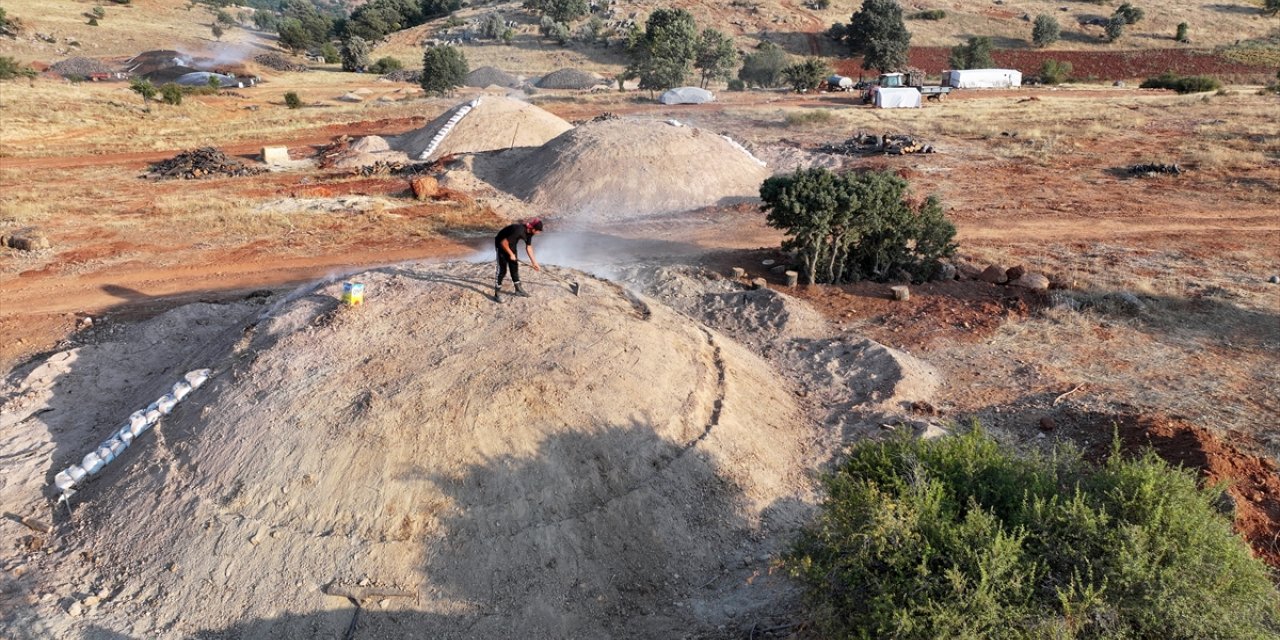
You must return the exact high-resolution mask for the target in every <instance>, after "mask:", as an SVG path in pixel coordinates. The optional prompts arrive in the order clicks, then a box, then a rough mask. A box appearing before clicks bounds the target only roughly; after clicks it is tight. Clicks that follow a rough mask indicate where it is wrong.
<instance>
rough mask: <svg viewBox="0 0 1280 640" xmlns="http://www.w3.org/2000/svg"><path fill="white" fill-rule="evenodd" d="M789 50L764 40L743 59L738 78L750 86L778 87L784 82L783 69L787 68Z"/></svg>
mask: <svg viewBox="0 0 1280 640" xmlns="http://www.w3.org/2000/svg"><path fill="white" fill-rule="evenodd" d="M787 57H788V56H787V52H786V51H783V50H782V47H779V46H778V45H776V44H774V43H772V42H762V43H760V46H758V47H756V50H755V51H753V52H751V53H748V54H747V55H746V56H745V57H743V59H742V68H740V69H738V80H741V81H742V82H743V83H744V84H745V85H746V86H749V87H761V88H769V87H777V86H780V85H781V84H782V81H783V76H782V70H783V69H786V68H787V66H788V64H787Z"/></svg>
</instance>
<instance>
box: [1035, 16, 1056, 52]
mask: <svg viewBox="0 0 1280 640" xmlns="http://www.w3.org/2000/svg"><path fill="white" fill-rule="evenodd" d="M1060 37H1062V27H1061V26H1059V25H1058V20H1057V19H1056V18H1054V17H1053V16H1051V15H1047V14H1041V15H1038V16H1036V22H1035V25H1034V26H1032V27H1031V43H1032V44H1034V45H1035V46H1037V47H1041V48H1044V47H1047V46H1049V45H1051V44H1053V43H1055V42H1057V41H1058V38H1060Z"/></svg>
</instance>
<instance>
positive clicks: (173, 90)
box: [160, 78, 212, 107]
mask: <svg viewBox="0 0 1280 640" xmlns="http://www.w3.org/2000/svg"><path fill="white" fill-rule="evenodd" d="M210 79H212V78H210ZM160 99H161V100H163V101H164V103H165V104H171V105H173V106H175V107H176V106H178V105H180V104H182V87H179V86H178V85H176V84H174V83H172V82H170V83H167V84H165V85H164V86H163V87H160Z"/></svg>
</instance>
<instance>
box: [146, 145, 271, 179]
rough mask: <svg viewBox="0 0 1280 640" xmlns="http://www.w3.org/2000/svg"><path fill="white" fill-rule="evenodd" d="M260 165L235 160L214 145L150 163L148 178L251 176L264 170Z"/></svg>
mask: <svg viewBox="0 0 1280 640" xmlns="http://www.w3.org/2000/svg"><path fill="white" fill-rule="evenodd" d="M265 171H266V169H264V168H262V167H253V166H249V165H246V164H244V163H243V162H240V161H239V160H235V159H233V158H231V157H229V156H227V154H225V153H223V152H221V151H219V150H217V149H216V148H214V147H202V148H200V149H195V150H193V151H183V152H182V153H179V154H178V155H176V156H174V157H172V158H170V159H168V160H162V161H160V162H157V163H155V164H152V165H151V169H150V171H148V172H147V177H148V178H155V179H157V180H171V179H176V178H182V179H183V180H193V179H198V178H220V177H234V176H252V175H257V174H259V173H263V172H265Z"/></svg>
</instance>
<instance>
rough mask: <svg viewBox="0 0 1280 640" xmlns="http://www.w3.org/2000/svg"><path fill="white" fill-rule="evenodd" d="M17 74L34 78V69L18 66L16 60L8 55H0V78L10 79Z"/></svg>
mask: <svg viewBox="0 0 1280 640" xmlns="http://www.w3.org/2000/svg"><path fill="white" fill-rule="evenodd" d="M18 76H23V77H26V78H34V77H36V70H35V69H32V68H31V67H23V66H20V65H19V64H18V61H17V60H15V59H13V58H11V57H9V56H0V80H12V79H14V78H16V77H18Z"/></svg>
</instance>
